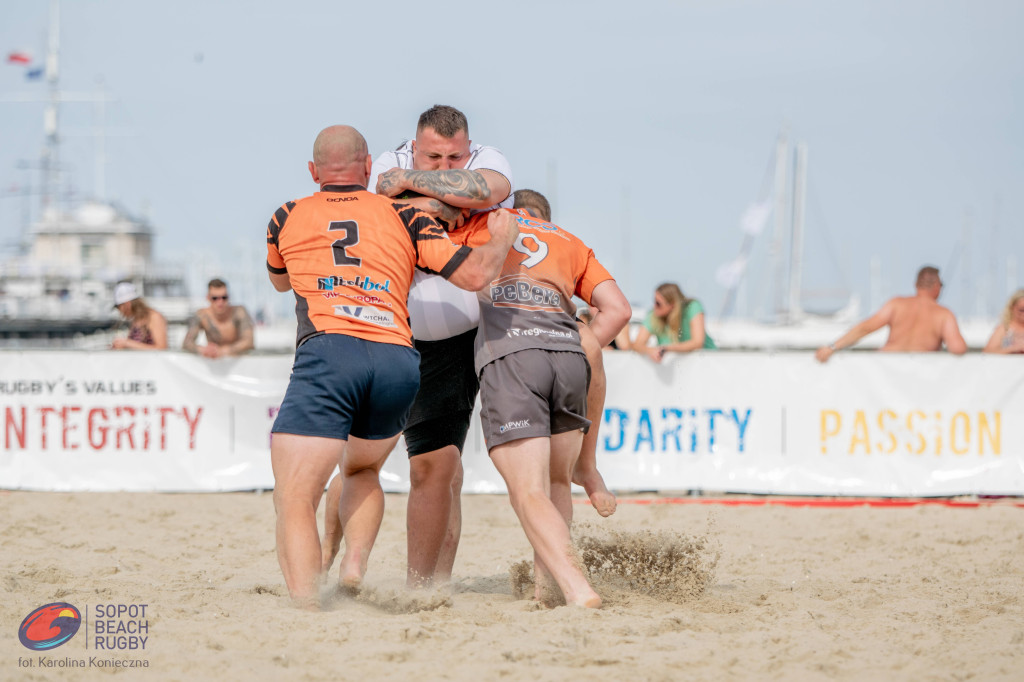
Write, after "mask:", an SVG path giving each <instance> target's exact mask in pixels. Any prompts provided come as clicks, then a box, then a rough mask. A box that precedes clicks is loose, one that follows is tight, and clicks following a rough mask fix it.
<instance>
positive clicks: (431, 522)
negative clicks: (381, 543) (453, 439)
mask: <svg viewBox="0 0 1024 682" xmlns="http://www.w3.org/2000/svg"><path fill="white" fill-rule="evenodd" d="M457 472H461V462H460V459H459V449H458V448H457V447H455V446H454V445H449V446H448V447H445V448H441V449H440V450H434V451H432V452H425V453H423V454H419V455H413V456H412V457H410V458H409V484H410V487H409V507H408V510H407V513H406V522H405V527H406V536H407V543H408V552H409V569H408V573H407V575H406V583H407V584H408V585H409V587H420V586H423V585H427V584H430V583H431V582H433V581H434V580H435V578H436V579H441V578H442V576H438V575H437V574H436V571H437V566H438V557H440V556H441V553H442V547H443V546H444V545H445V544H446V542H447V540H448V534H449V532H450V519H451V517H452V514H453V509H452V507H453V503H454V499H453V493H452V487H453V479H454V478H455V477H456V473H457ZM459 479H460V481H461V476H459ZM455 499H457V497H456V498H455ZM460 520H461V517H460ZM455 542H456V545H457V544H458V536H456V540H455ZM453 554H454V552H453ZM450 576H451V567H450V566H449V569H448V575H447V576H445V577H450Z"/></svg>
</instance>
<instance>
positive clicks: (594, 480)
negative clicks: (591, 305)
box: [572, 324, 617, 516]
mask: <svg viewBox="0 0 1024 682" xmlns="http://www.w3.org/2000/svg"><path fill="white" fill-rule="evenodd" d="M579 328H580V342H581V343H582V344H583V350H584V352H586V354H587V362H589V363H590V388H589V389H588V390H587V419H589V420H590V422H591V424H590V431H588V432H587V434H586V435H585V436H584V437H583V447H582V449H581V450H580V456H579V459H578V460H576V466H575V469H573V473H572V482H573V483H575V484H576V485H580V486H583V489H584V490H585V491H586V493H587V496H588V497H589V498H590V504H591V505H593V507H594V509H595V510H597V513H598V514H600V515H601V516H611V515H612V514H614V513H615V508H616V506H617V502H616V500H615V495H613V494H612V492H611V491H610V490H608V488H607V486H605V484H604V478H603V477H602V476H601V472H599V471H598V470H597V443H598V440H597V438H598V430H599V429H600V426H601V418H602V417H603V416H604V399H605V393H606V392H607V389H608V380H607V377H606V376H605V373H604V354H603V352H602V350H601V347H600V345H598V343H597V338H596V337H595V336H594V333H593V332H591V331H590V327H588V326H586V325H585V324H584V325H579Z"/></svg>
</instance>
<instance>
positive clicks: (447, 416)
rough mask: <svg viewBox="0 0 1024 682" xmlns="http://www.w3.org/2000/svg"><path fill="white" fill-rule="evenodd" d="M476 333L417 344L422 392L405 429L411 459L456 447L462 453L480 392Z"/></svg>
mask: <svg viewBox="0 0 1024 682" xmlns="http://www.w3.org/2000/svg"><path fill="white" fill-rule="evenodd" d="M475 339H476V330H475V329H471V330H469V331H468V332H465V333H462V334H459V335H458V336H453V337H451V338H449V339H442V340H441V341H415V342H414V345H415V346H416V350H417V351H419V353H420V390H419V392H418V393H417V394H416V399H415V400H414V401H413V404H412V410H411V411H410V412H409V421H408V422H407V424H406V427H405V447H406V450H407V451H408V452H409V456H410V457H412V456H414V455H422V454H423V453H425V452H433V451H434V450H440V449H441V448H443V447H447V446H449V445H454V446H455V447H457V448H458V449H459V452H462V448H463V446H464V445H465V444H466V434H467V433H468V432H469V421H470V418H471V417H472V416H473V406H474V405H475V403H476V394H477V392H478V391H479V390H480V383H479V381H478V380H477V377H476V372H475V371H474V370H473V344H474V341H475Z"/></svg>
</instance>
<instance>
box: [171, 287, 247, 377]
mask: <svg viewBox="0 0 1024 682" xmlns="http://www.w3.org/2000/svg"><path fill="white" fill-rule="evenodd" d="M206 300H207V301H209V302H210V305H209V307H207V308H203V309H201V310H199V311H197V312H196V314H195V315H193V316H192V319H191V320H189V323H188V332H186V334H185V340H184V341H183V342H182V344H181V347H182V349H184V350H187V351H188V352H190V353H198V354H199V355H202V356H203V357H207V358H219V357H224V356H226V355H241V354H242V353H246V352H248V351H250V350H252V347H253V341H252V318H251V317H249V313H248V312H246V310H245V307H244V306H240V305H231V304H230V303H228V285H227V284H225V283H224V282H223V281H222V280H219V279H211V280H210V283H209V284H208V285H207V287H206ZM199 330H202V331H203V332H205V333H206V345H205V346H200V345H197V344H196V339H197V338H198V337H199Z"/></svg>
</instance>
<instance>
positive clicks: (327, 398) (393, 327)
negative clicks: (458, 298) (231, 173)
mask: <svg viewBox="0 0 1024 682" xmlns="http://www.w3.org/2000/svg"><path fill="white" fill-rule="evenodd" d="M371 166H372V158H371V157H370V155H369V154H368V153H367V148H366V141H365V140H364V139H363V136H362V135H360V134H359V132H358V131H357V130H356V129H355V128H352V127H350V126H331V127H329V128H325V129H324V130H323V131H321V132H320V134H319V135H318V136H317V138H316V142H315V143H314V145H313V160H312V161H310V162H309V173H310V176H311V177H312V179H313V182H315V183H317V185H319V187H320V191H319V192H317V193H315V194H313V195H312V196H309V197H306V198H304V199H298V200H296V201H289V202H288V203H286V204H284V205H283V206H281V208H279V209H278V210H277V211H276V212H275V213H274V216H273V217H272V218H271V220H270V223H269V224H268V225H267V269H268V271H269V274H270V281H271V283H272V284H273V285H274V288H275V289H277V290H278V291H288V290H292V291H293V292H294V295H295V314H296V317H297V319H298V334H297V339H296V351H295V363H294V365H293V366H292V375H291V378H290V380H289V383H288V389H287V391H286V393H285V397H284V401H283V402H282V403H281V409H280V411H279V413H278V416H277V419H276V420H275V422H274V426H273V428H272V433H273V436H272V440H271V448H270V456H271V463H272V466H273V470H274V508H275V510H276V512H277V555H278V560H279V561H280V564H281V570H282V571H283V573H284V578H285V582H286V583H287V585H288V592H289V594H290V595H291V596H292V598H293V599H294V600H296V602H297V603H299V604H300V605H302V606H306V607H315V606H316V605H317V603H318V585H319V576H320V564H321V547H320V538H319V536H318V533H317V525H316V509H317V507H318V506H319V504H320V498H321V496H322V495H323V491H324V487H325V486H326V485H327V481H328V479H329V478H330V475H331V473H332V471H333V470H334V467H336V466H337V467H339V468H340V470H341V474H340V475H341V476H342V477H343V479H344V489H343V491H342V493H341V501H340V505H339V507H340V519H341V524H342V531H343V533H344V535H345V538H346V545H345V554H344V556H343V558H342V560H341V576H340V580H341V582H342V584H344V585H346V586H349V587H355V586H358V585H359V584H360V582H361V581H362V579H363V575H364V573H365V572H366V563H367V560H368V558H369V554H370V550H371V549H372V548H373V543H374V540H375V539H376V536H377V531H378V530H379V528H380V523H381V520H382V518H383V513H384V493H383V490H382V489H381V486H380V480H379V477H378V476H379V473H380V469H381V466H382V465H383V464H384V461H385V459H387V456H388V454H389V453H390V452H391V450H392V448H393V447H394V445H395V443H396V442H397V440H398V436H399V434H400V433H401V431H402V429H403V428H404V427H405V422H406V419H407V418H408V414H409V408H410V406H411V405H412V401H413V398H414V397H415V395H416V392H417V389H418V388H419V354H418V353H417V351H416V350H415V349H414V348H413V346H412V333H411V330H410V328H409V322H408V317H409V315H408V310H407V308H406V305H407V303H406V300H407V298H408V294H409V287H410V286H411V284H412V278H413V272H414V271H416V270H419V271H422V272H428V273H431V274H435V275H438V276H440V277H442V278H444V279H446V280H447V281H448V282H451V283H452V284H454V285H455V286H457V287H460V288H463V289H466V290H469V291H476V290H479V289H481V288H483V287H485V286H487V284H488V283H489V282H490V281H491V280H492V279H493V278H494V276H495V275H497V273H498V271H499V270H500V268H501V265H502V263H503V262H504V259H505V254H506V253H507V252H508V249H509V247H510V246H511V245H512V243H513V242H514V241H515V238H516V236H517V235H518V228H517V227H516V222H515V220H514V219H513V218H512V216H511V215H510V214H509V213H508V212H506V211H498V212H495V213H493V214H492V217H489V220H488V228H489V229H490V233H491V239H490V240H489V241H488V242H487V243H486V244H483V245H481V246H478V247H476V248H472V249H470V248H467V247H465V246H462V247H460V246H457V245H455V244H453V243H452V242H451V241H450V240H449V239H448V236H447V234H446V233H445V231H444V229H443V228H442V227H441V226H439V225H438V224H437V223H436V222H435V221H434V220H433V219H432V218H431V217H430V216H428V215H427V214H425V213H423V212H422V211H420V210H419V209H417V208H415V207H413V206H409V205H407V204H399V203H395V202H394V201H393V200H392V199H389V198H387V197H384V196H380V195H377V194H372V193H370V192H367V191H366V184H367V180H368V178H369V175H370V169H371Z"/></svg>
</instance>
